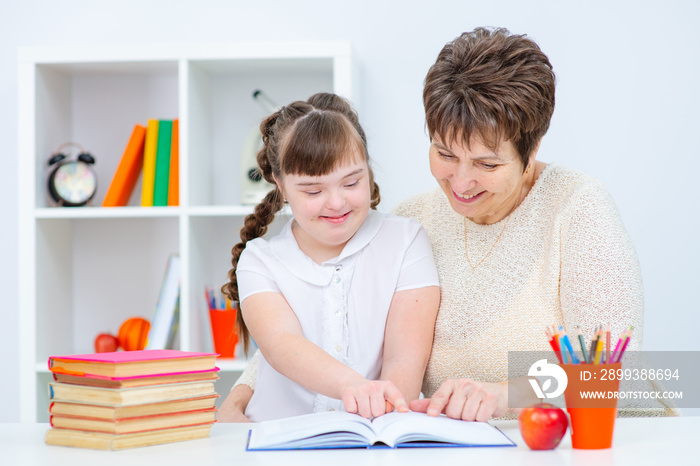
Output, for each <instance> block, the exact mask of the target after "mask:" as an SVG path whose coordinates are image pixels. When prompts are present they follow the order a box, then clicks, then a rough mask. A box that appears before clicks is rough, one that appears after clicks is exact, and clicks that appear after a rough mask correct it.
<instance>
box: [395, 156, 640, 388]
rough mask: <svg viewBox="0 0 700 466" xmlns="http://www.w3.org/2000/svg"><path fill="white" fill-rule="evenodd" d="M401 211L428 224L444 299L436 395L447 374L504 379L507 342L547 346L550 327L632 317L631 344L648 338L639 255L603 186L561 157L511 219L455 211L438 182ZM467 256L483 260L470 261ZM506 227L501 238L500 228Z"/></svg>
mask: <svg viewBox="0 0 700 466" xmlns="http://www.w3.org/2000/svg"><path fill="white" fill-rule="evenodd" d="M395 213H396V214H398V215H403V216H407V217H413V218H416V219H418V221H419V222H420V223H421V224H422V225H423V227H424V228H425V229H426V231H427V232H428V236H429V237H430V240H431V243H432V246H433V254H434V256H435V263H436V265H437V268H438V273H439V276H440V289H441V291H442V298H441V302H440V311H439V313H438V317H437V322H436V324H435V340H434V343H433V351H432V354H431V355H430V361H429V362H428V369H427V372H426V375H425V379H424V383H423V393H424V394H425V396H426V397H430V396H431V395H432V394H433V393H434V392H435V390H437V388H438V387H439V386H440V384H441V383H442V381H443V380H444V379H446V378H450V377H468V378H472V379H475V380H480V381H484V382H498V381H502V380H506V379H507V378H508V351H536V350H543V351H547V350H550V349H551V347H550V346H549V344H548V343H547V339H546V337H545V333H544V330H545V326H547V325H555V326H557V327H558V326H559V325H563V326H564V327H565V329H566V330H567V331H568V332H569V333H570V334H572V333H573V334H575V332H576V327H577V326H580V328H581V331H582V332H583V335H586V336H588V335H592V334H593V332H594V329H595V327H596V325H598V324H607V323H610V324H611V325H612V332H611V333H612V335H619V334H621V333H622V331H624V330H626V329H627V328H629V326H630V325H633V326H634V328H635V333H634V338H633V339H632V340H631V341H630V346H629V347H628V350H632V349H637V348H639V343H640V341H641V339H642V335H641V331H642V322H643V313H644V301H643V292H642V278H641V272H640V267H639V263H638V261H637V256H636V253H635V250H634V247H633V246H632V243H631V242H630V240H629V238H628V236H627V233H626V232H625V229H624V227H623V225H622V222H621V220H620V216H619V214H618V212H617V210H616V208H615V205H614V204H613V201H612V199H611V198H610V196H609V195H608V193H607V192H606V190H605V189H604V188H603V186H602V185H601V184H600V183H599V182H597V181H595V180H594V179H592V178H591V177H589V176H586V175H584V174H582V173H580V172H577V171H574V170H570V169H567V168H564V167H562V166H559V165H548V166H546V167H545V168H544V170H543V171H542V173H541V174H540V176H539V178H538V179H537V181H536V182H535V184H534V186H533V187H532V189H531V190H530V192H529V193H528V195H527V197H526V198H525V199H524V200H523V202H522V203H521V204H520V206H518V207H517V208H516V209H515V211H513V213H512V215H511V218H510V220H509V221H508V224H507V225H505V228H504V224H505V222H506V219H503V220H501V221H500V222H498V223H495V224H492V225H479V224H476V223H473V222H471V221H469V220H468V219H467V220H466V227H465V219H464V217H463V216H461V215H459V214H458V213H456V212H455V211H454V210H453V209H452V208H451V207H450V204H449V201H448V199H447V197H446V196H445V194H444V193H443V191H442V190H441V189H439V188H438V189H435V190H433V191H431V192H428V193H424V194H420V195H417V196H415V197H412V198H410V199H408V200H406V201H404V202H403V203H401V204H400V205H399V206H398V207H397V208H396V209H395ZM465 229H466V235H467V238H466V246H467V247H468V248H469V258H470V260H471V263H472V265H476V264H477V263H479V261H481V260H482V259H483V258H484V257H485V256H486V259H485V260H484V261H483V263H481V264H480V265H479V266H477V267H475V268H474V269H472V267H471V266H470V265H469V263H468V262H467V257H466V251H465ZM501 231H503V234H502V236H501V238H500V240H498V243H497V244H496V245H495V246H494V247H493V249H492V250H491V252H490V253H489V254H488V256H487V253H488V251H489V249H490V248H491V247H492V246H493V245H494V243H495V242H496V240H497V238H498V235H499V234H501Z"/></svg>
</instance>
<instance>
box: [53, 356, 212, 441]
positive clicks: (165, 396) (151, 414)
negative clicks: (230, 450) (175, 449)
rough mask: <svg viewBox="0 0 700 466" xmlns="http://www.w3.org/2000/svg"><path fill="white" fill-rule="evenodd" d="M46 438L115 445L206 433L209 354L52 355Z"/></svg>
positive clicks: (209, 411)
mask: <svg viewBox="0 0 700 466" xmlns="http://www.w3.org/2000/svg"><path fill="white" fill-rule="evenodd" d="M49 369H50V370H51V372H52V373H53V377H54V382H51V383H49V398H50V401H51V404H50V406H49V412H50V414H51V418H50V421H51V428H50V429H49V430H48V431H47V433H46V443H47V444H49V445H62V446H72V447H81V448H94V449H101V450H120V449H125V448H135V447H143V446H148V445H156V444H162V443H171V442H179V441H183V440H193V439H198V438H204V437H208V436H209V431H210V429H211V425H212V424H213V423H214V422H216V409H215V407H214V406H215V402H216V398H217V397H218V395H217V394H216V391H215V389H214V382H215V381H216V380H217V379H218V378H219V368H218V367H216V354H213V353H194V352H186V351H178V350H143V351H118V352H112V353H94V354H82V355H71V356H52V357H50V358H49Z"/></svg>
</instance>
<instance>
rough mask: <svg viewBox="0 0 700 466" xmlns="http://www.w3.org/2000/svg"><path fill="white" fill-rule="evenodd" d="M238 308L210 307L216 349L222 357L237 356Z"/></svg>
mask: <svg viewBox="0 0 700 466" xmlns="http://www.w3.org/2000/svg"><path fill="white" fill-rule="evenodd" d="M236 311H237V310H236V308H232V309H209V318H210V320H211V330H212V335H213V337H214V351H215V352H217V353H219V357H221V358H235V357H236V345H237V344H238V333H237V332H236Z"/></svg>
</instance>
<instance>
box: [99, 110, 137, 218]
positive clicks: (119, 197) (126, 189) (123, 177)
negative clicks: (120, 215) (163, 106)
mask: <svg viewBox="0 0 700 466" xmlns="http://www.w3.org/2000/svg"><path fill="white" fill-rule="evenodd" d="M145 139H146V128H145V127H144V126H141V125H138V124H137V125H135V126H134V129H133V131H132V132H131V137H130V138H129V142H128V144H127V145H126V149H124V154H123V155H122V158H121V160H120V161H119V165H118V166H117V170H116V171H115V172H114V177H113V178H112V182H111V183H110V185H109V188H108V189H107V194H105V198H104V200H103V201H102V207H123V206H126V205H127V204H129V198H130V197H131V194H132V193H133V192H134V187H136V182H137V181H138V179H139V174H140V173H141V168H142V167H143V146H144V141H145Z"/></svg>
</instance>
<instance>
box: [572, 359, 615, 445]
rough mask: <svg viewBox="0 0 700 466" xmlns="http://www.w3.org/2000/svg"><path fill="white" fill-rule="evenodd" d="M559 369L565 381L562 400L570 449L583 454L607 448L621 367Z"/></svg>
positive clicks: (594, 365) (590, 365)
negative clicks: (565, 378) (563, 400)
mask: <svg viewBox="0 0 700 466" xmlns="http://www.w3.org/2000/svg"><path fill="white" fill-rule="evenodd" d="M561 367H562V368H563V369H564V371H565V372H566V376H567V378H568V383H567V386H566V390H565V391H564V398H565V399H566V410H567V411H568V413H569V417H570V419H571V445H572V446H573V447H574V448H577V449H585V450H594V449H603V448H610V447H611V446H612V441H613V433H614V430H615V419H616V418H617V395H618V391H619V389H620V380H619V378H618V377H617V375H618V369H620V368H621V367H622V364H621V363H615V364H562V366H561ZM594 393H597V394H598V395H594ZM586 394H587V395H586Z"/></svg>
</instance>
